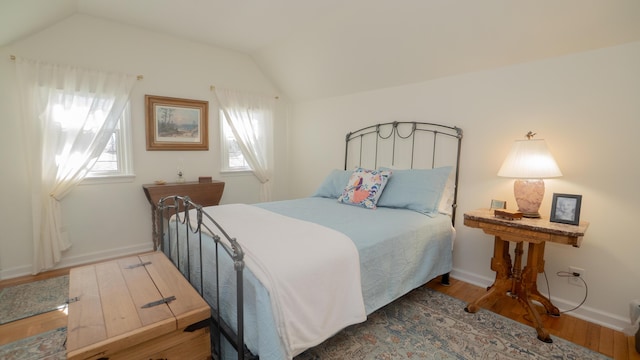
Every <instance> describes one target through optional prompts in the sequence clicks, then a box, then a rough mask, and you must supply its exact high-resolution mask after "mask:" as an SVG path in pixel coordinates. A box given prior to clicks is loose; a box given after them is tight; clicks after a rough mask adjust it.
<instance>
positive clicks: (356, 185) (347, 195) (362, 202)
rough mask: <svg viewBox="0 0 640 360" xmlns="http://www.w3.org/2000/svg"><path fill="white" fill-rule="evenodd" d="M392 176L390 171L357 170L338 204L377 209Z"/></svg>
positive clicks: (350, 178)
mask: <svg viewBox="0 0 640 360" xmlns="http://www.w3.org/2000/svg"><path fill="white" fill-rule="evenodd" d="M390 176H391V171H389V170H367V169H363V168H357V169H355V170H354V171H353V173H352V174H351V176H350V177H349V182H348V183H347V186H346V187H345V189H344V191H343V192H342V195H340V197H339V198H338V202H341V203H345V204H349V205H357V206H362V207H365V208H368V209H375V208H376V204H377V203H378V199H379V198H380V195H382V190H384V187H385V186H386V185H387V181H388V180H389V177H390Z"/></svg>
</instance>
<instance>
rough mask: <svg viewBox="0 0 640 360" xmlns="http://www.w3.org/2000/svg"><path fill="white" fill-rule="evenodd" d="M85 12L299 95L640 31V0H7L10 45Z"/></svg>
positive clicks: (487, 65) (560, 49)
mask: <svg viewBox="0 0 640 360" xmlns="http://www.w3.org/2000/svg"><path fill="white" fill-rule="evenodd" d="M78 13H79V14H86V15H90V16H94V17H98V18H103V19H107V20H111V21H115V22H119V23H123V24H129V25H133V26H136V27H140V28H145V29H149V30H153V31H157V32H162V33H167V34H172V35H175V36H178V37H183V38H186V39H190V40H192V41H197V42H201V43H206V44H210V45H212V46H216V47H222V48H227V49H231V50H235V51H239V52H242V53H246V54H248V55H249V56H251V57H252V58H253V59H254V61H255V62H256V64H257V65H258V66H259V67H260V68H261V69H262V70H263V72H264V73H265V75H266V76H267V77H269V78H270V79H271V80H272V81H273V82H274V84H275V85H276V86H277V87H278V88H279V89H280V91H282V92H283V93H284V94H285V95H287V96H288V97H290V98H292V99H294V100H310V99H317V98H323V97H331V96H339V95H344V94H349V93H354V92H359V91H367V90H372V89H379V88H384V87H392V86H399V85H404V84H409V83H416V82H422V81H428V80H431V79H436V78H440V77H444V76H451V75H455V74H461V73H467V72H473V71H479V70H485V69H491V68H497V67H503V66H509V65H512V64H518V63H524V62H528V61H535V60H540V59H544V58H550V57H556V56H562V55H566V54H571V53H576V52H582V51H588V50H592V49H598V48H603V47H608V46H614V45H619V44H623V43H627V42H634V41H640V0H520V1H516V0H1V1H0V46H4V45H7V44H10V43H11V42H13V41H16V40H19V39H20V38H22V37H25V36H28V35H30V34H33V33H35V32H38V31H40V30H43V29H45V28H46V27H48V26H50V25H52V24H54V23H56V22H58V21H60V20H62V19H64V18H66V17H68V16H71V15H73V14H78Z"/></svg>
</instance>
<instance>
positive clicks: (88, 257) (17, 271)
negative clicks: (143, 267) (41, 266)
mask: <svg viewBox="0 0 640 360" xmlns="http://www.w3.org/2000/svg"><path fill="white" fill-rule="evenodd" d="M152 250H153V244H151V243H149V244H138V245H132V246H125V247H121V248H117V249H109V250H105V251H98V252H94V253H90V254H82V255H77V256H72V257H63V258H62V260H60V262H59V263H58V264H57V265H56V266H55V267H54V268H53V269H60V268H66V267H72V266H79V265H84V264H88V263H92V262H96V261H102V260H108V259H113V258H116V257H120V256H126V255H132V254H139V253H142V252H147V251H152ZM53 269H51V270H53ZM31 270H32V266H31V264H28V265H23V266H18V267H13V268H9V269H2V270H0V279H1V280H5V279H11V278H16V277H20V276H25V275H31Z"/></svg>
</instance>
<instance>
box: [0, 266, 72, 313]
mask: <svg viewBox="0 0 640 360" xmlns="http://www.w3.org/2000/svg"><path fill="white" fill-rule="evenodd" d="M68 297H69V276H68V275H64V276H58V277H54V278H50V279H46V280H40V281H34V282H30V283H26V284H21V285H16V286H10V287H7V288H4V289H1V290H0V324H5V323H8V322H10V321H15V320H19V319H23V318H26V317H29V316H33V315H38V314H42V313H45V312H48V311H52V310H56V309H58V308H59V307H60V306H64V305H65V304H66V302H67V299H68Z"/></svg>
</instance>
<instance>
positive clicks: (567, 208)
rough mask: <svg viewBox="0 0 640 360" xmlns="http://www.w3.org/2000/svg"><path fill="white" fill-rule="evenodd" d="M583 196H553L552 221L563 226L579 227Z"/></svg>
mask: <svg viewBox="0 0 640 360" xmlns="http://www.w3.org/2000/svg"><path fill="white" fill-rule="evenodd" d="M581 205H582V195H573V194H556V193H554V194H553V201H552V203H551V216H550V221H552V222H556V223H562V224H570V225H578V224H579V223H580V206H581Z"/></svg>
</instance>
